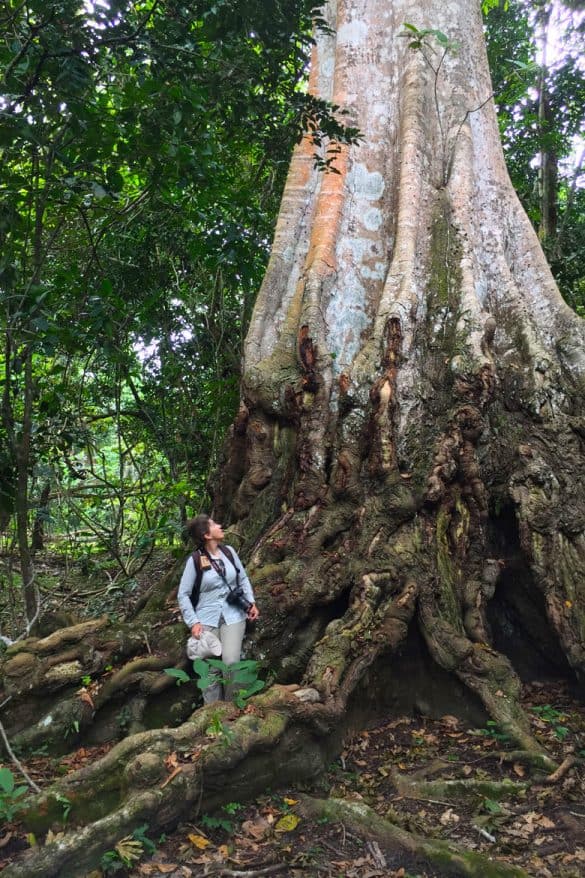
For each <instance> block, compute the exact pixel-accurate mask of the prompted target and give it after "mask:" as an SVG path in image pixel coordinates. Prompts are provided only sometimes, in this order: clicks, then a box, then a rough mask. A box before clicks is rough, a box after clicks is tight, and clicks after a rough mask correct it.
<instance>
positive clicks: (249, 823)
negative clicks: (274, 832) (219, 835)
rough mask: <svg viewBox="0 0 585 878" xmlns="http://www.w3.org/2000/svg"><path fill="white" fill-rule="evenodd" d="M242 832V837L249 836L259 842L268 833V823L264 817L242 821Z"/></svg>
mask: <svg viewBox="0 0 585 878" xmlns="http://www.w3.org/2000/svg"><path fill="white" fill-rule="evenodd" d="M242 832H243V833H244V835H250V836H252V838H255V839H256V841H260V839H262V838H264V837H265V836H266V835H267V833H269V832H270V823H269V821H268V820H266V819H265V818H264V817H258V818H257V819H256V820H244V822H243V823H242Z"/></svg>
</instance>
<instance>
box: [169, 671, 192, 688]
mask: <svg viewBox="0 0 585 878" xmlns="http://www.w3.org/2000/svg"><path fill="white" fill-rule="evenodd" d="M164 670H165V674H168V675H169V677H174V678H175V679H176V681H177V686H181V684H182V683H188V682H189V679H190V678H189V674H187V673H186V672H185V671H183V670H181V668H165V669H164Z"/></svg>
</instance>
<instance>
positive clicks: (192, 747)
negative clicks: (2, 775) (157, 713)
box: [3, 686, 332, 878]
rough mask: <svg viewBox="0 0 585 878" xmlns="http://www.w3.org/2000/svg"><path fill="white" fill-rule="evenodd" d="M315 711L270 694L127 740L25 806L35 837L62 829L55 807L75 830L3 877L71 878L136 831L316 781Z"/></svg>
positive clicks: (324, 756) (276, 690)
mask: <svg viewBox="0 0 585 878" xmlns="http://www.w3.org/2000/svg"><path fill="white" fill-rule="evenodd" d="M318 707H320V705H312V704H311V703H310V702H307V701H305V700H303V699H301V698H296V697H295V695H294V693H292V692H290V691H288V688H287V689H284V688H281V687H277V686H275V687H273V688H272V689H271V690H269V691H268V692H267V693H265V694H264V695H262V696H259V697H258V698H256V699H255V704H254V706H253V707H252V708H250V710H249V711H248V712H245V713H240V712H239V711H238V710H237V709H236V708H235V707H234V706H233V705H231V704H220V705H210V706H209V707H207V708H204V709H201V710H198V711H197V712H196V714H194V715H193V717H192V718H191V720H190V721H189V722H187V723H184V724H183V725H182V726H180V727H179V728H176V729H170V728H167V729H157V730H153V731H149V732H143V733H140V734H137V735H132V736H130V737H128V738H126V739H125V740H123V741H122V742H120V743H119V744H117V745H116V746H115V747H114V748H113V749H112V750H110V752H109V753H108V754H106V755H105V756H104V757H103V758H102V759H100V760H99V761H98V762H96V763H92V764H90V765H87V766H85V767H84V768H82V769H79V770H78V771H76V772H73V773H72V774H70V775H69V776H67V777H66V778H63V779H62V780H60V781H58V782H57V783H56V784H54V786H52V787H51V788H49V789H48V790H45V791H43V792H42V793H41V794H40V795H39V796H36V797H35V799H33V800H32V803H31V804H28V805H27V811H26V812H25V813H21V814H20V815H19V818H20V819H21V820H22V821H23V823H24V824H25V826H26V827H27V828H29V829H30V830H32V831H34V832H35V834H36V835H37V837H39V836H41V835H42V834H43V833H44V832H46V831H47V830H48V829H49V828H52V827H54V828H61V824H62V818H63V802H64V801H65V802H67V803H68V806H69V807H70V813H69V818H68V825H69V826H73V827H76V826H77V827H79V826H82V828H76V829H74V830H73V831H72V832H71V833H67V834H66V835H65V837H64V838H62V839H60V840H59V841H58V842H55V843H52V844H49V845H46V846H44V847H37V848H35V849H33V850H31V851H29V852H27V854H25V855H24V856H23V858H22V859H21V860H20V861H19V862H18V863H15V864H13V865H11V866H9V867H7V869H6V870H5V871H4V873H3V874H4V875H6V878H57V876H58V878H77V876H79V874H80V873H81V872H82V871H83V869H87V870H89V869H91V868H92V867H94V866H95V864H96V863H97V862H98V861H99V858H100V856H101V855H102V854H103V852H104V851H105V850H108V849H109V848H111V847H113V846H114V845H115V844H116V842H117V841H118V840H119V839H120V838H122V837H124V836H125V835H127V834H130V833H131V832H132V831H133V830H134V829H135V828H136V826H137V825H138V824H139V823H141V822H145V821H146V822H148V824H149V826H150V828H151V829H152V830H154V831H157V830H164V829H168V828H170V827H174V826H175V825H176V823H177V822H178V821H179V819H180V818H181V816H182V815H183V814H184V813H185V812H186V811H187V810H190V809H191V810H192V809H193V808H198V807H204V808H205V810H213V809H215V808H218V807H219V806H220V805H221V804H225V802H226V801H228V799H230V798H232V799H233V798H234V796H237V797H249V796H250V795H254V794H258V793H260V792H262V791H263V790H264V789H265V788H266V786H268V785H271V784H273V783H274V779H275V778H276V777H278V779H279V782H281V783H286V782H295V781H298V780H299V779H301V778H304V777H314V776H316V775H318V774H319V773H321V772H322V771H323V770H324V768H325V766H326V765H327V764H328V762H329V760H330V758H331V755H332V753H331V751H330V750H329V749H328V747H330V746H331V745H330V744H328V743H327V741H325V740H322V741H319V740H318V736H317V735H315V725H314V723H311V711H312V710H314V709H315V708H318ZM178 769H179V770H178ZM228 776H229V781H230V782H229V784H226V782H225V781H226V777H228ZM83 824H87V825H85V826H83Z"/></svg>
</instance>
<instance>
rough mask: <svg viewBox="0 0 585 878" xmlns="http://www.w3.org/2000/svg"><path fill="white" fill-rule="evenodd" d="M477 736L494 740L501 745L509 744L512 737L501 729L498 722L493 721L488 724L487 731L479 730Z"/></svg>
mask: <svg viewBox="0 0 585 878" xmlns="http://www.w3.org/2000/svg"><path fill="white" fill-rule="evenodd" d="M475 734H477V735H483V736H485V737H486V738H493V739H494V741H499V742H500V743H501V744H508V743H509V742H510V736H509V735H507V734H506V733H505V732H503V731H502V730H501V729H500V727H499V725H498V724H497V722H494V720H491V719H489V720H488V721H487V722H486V727H485V729H477V730H476V732H475Z"/></svg>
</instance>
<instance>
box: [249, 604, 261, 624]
mask: <svg viewBox="0 0 585 878" xmlns="http://www.w3.org/2000/svg"><path fill="white" fill-rule="evenodd" d="M259 615H260V613H259V611H258V607H257V606H256V604H252V606H251V607H250V609H249V610H248V619H249V620H250V622H255V621H256V619H257V618H258V616H259Z"/></svg>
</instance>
